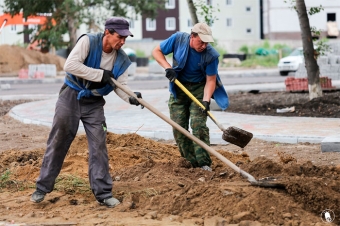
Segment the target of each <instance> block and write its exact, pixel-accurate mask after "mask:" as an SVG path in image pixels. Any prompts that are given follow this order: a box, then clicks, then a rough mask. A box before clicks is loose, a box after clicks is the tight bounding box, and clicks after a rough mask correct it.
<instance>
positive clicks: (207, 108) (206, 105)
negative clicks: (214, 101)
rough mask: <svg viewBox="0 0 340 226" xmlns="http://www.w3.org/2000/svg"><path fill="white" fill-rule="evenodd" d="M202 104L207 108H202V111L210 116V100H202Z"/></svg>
mask: <svg viewBox="0 0 340 226" xmlns="http://www.w3.org/2000/svg"><path fill="white" fill-rule="evenodd" d="M202 105H203V106H204V108H205V109H203V108H200V110H201V112H202V113H203V114H204V115H206V116H208V111H210V102H208V101H202Z"/></svg>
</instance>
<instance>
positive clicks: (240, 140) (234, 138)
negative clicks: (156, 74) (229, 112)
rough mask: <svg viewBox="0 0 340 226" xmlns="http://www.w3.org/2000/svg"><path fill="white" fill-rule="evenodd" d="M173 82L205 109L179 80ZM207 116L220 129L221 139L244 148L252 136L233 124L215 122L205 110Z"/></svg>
mask: <svg viewBox="0 0 340 226" xmlns="http://www.w3.org/2000/svg"><path fill="white" fill-rule="evenodd" d="M174 82H175V84H176V85H177V86H178V87H179V88H180V89H181V90H182V91H183V92H185V93H186V94H187V95H188V96H189V97H190V99H191V100H193V101H194V102H195V103H196V104H197V105H198V106H199V107H200V108H202V109H203V110H205V107H204V106H203V104H202V103H201V102H200V101H199V100H197V99H196V97H194V96H193V95H192V94H191V93H190V92H189V90H187V88H185V87H184V86H183V85H182V83H181V82H180V81H178V80H177V79H175V81H174ZM207 113H208V116H209V118H211V120H212V121H213V122H214V123H215V124H216V125H217V126H218V128H219V129H220V130H222V132H223V135H222V139H223V140H225V141H227V142H229V143H232V144H234V145H237V146H239V147H241V148H244V147H245V146H246V145H247V144H248V143H249V142H250V140H251V139H252V138H253V134H252V133H250V132H248V131H245V130H243V129H240V128H237V127H235V126H231V127H228V128H227V129H225V128H224V127H223V126H222V125H221V124H220V123H218V122H217V120H216V118H215V117H214V116H213V114H212V113H211V112H210V111H207Z"/></svg>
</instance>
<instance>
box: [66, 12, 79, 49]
mask: <svg viewBox="0 0 340 226" xmlns="http://www.w3.org/2000/svg"><path fill="white" fill-rule="evenodd" d="M67 27H68V33H69V35H70V46H69V50H72V49H73V47H74V46H75V45H76V42H77V28H76V26H75V22H74V18H73V17H72V16H69V15H68V16H67Z"/></svg>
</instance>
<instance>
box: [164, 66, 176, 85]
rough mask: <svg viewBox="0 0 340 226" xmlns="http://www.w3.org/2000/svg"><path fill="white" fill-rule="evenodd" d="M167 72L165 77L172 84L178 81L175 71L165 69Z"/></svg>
mask: <svg viewBox="0 0 340 226" xmlns="http://www.w3.org/2000/svg"><path fill="white" fill-rule="evenodd" d="M165 72H166V74H165V77H167V78H168V79H169V80H170V82H173V81H175V79H176V71H175V70H174V69H172V68H167V69H165Z"/></svg>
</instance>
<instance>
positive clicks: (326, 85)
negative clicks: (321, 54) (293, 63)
mask: <svg viewBox="0 0 340 226" xmlns="http://www.w3.org/2000/svg"><path fill="white" fill-rule="evenodd" d="M285 85H286V91H308V79H307V78H292V77H289V78H286V80H285ZM320 85H321V88H322V89H332V88H334V87H332V79H330V78H328V77H320Z"/></svg>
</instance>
